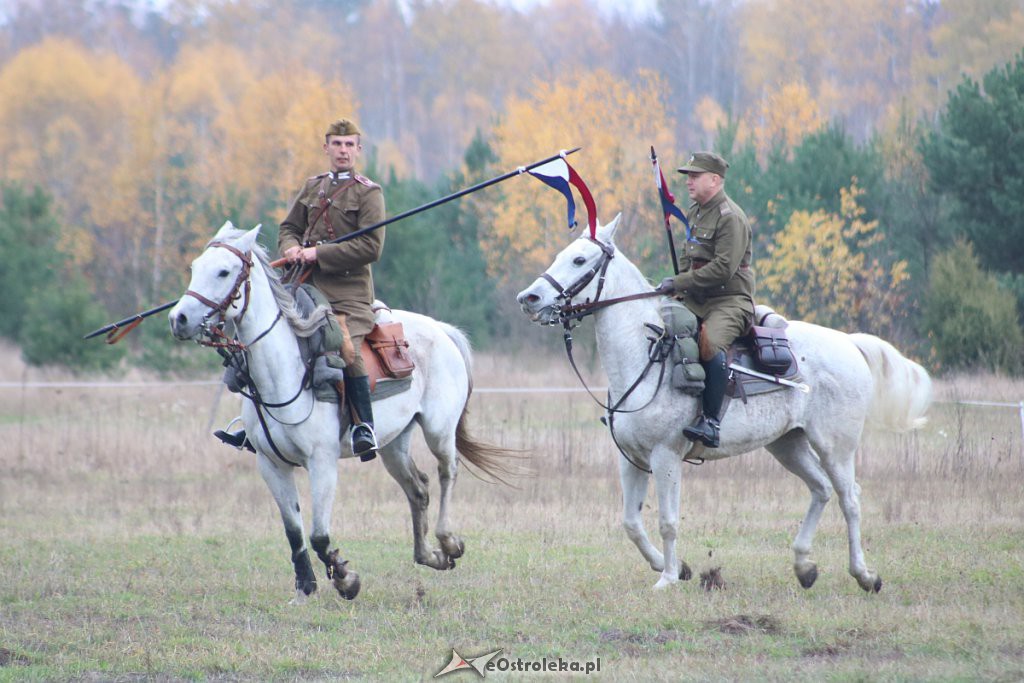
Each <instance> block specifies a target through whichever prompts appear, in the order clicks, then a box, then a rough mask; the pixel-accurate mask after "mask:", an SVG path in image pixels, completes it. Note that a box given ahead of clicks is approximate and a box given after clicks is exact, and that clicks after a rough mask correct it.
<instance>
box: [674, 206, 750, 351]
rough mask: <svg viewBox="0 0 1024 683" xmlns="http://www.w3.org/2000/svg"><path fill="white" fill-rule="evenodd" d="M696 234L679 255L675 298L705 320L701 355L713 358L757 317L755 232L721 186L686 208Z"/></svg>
mask: <svg viewBox="0 0 1024 683" xmlns="http://www.w3.org/2000/svg"><path fill="white" fill-rule="evenodd" d="M687 219H688V220H689V221H690V234H691V238H690V240H688V241H687V242H686V246H685V249H684V253H683V255H682V256H681V257H680V258H679V271H680V272H679V275H677V276H676V277H675V287H676V298H678V299H680V300H681V301H682V302H683V303H684V304H686V306H687V307H688V308H689V309H690V310H692V311H693V312H694V313H695V314H696V315H697V317H699V318H701V319H702V320H703V321H704V328H703V332H702V333H701V358H702V359H704V360H707V359H710V358H711V356H713V355H714V354H715V353H717V352H718V351H722V350H725V349H727V348H728V347H729V345H730V344H731V343H732V342H733V341H734V340H735V339H736V338H737V337H739V336H740V335H742V334H743V333H745V332H746V331H747V328H749V327H750V323H751V321H752V320H753V318H754V285H755V282H754V271H753V269H752V268H751V246H752V242H753V233H752V232H751V229H750V221H749V220H748V219H747V215H746V214H745V213H743V209H741V208H740V207H739V205H738V204H736V202H734V201H733V200H732V199H730V198H729V196H728V195H726V193H725V190H720V191H719V192H718V194H716V195H715V196H714V197H712V198H711V199H710V200H709V201H708V202H707V203H706V204H705V205H703V206H698V205H697V204H696V202H695V203H694V204H692V205H691V206H690V208H689V209H688V210H687Z"/></svg>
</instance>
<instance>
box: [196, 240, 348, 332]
mask: <svg viewBox="0 0 1024 683" xmlns="http://www.w3.org/2000/svg"><path fill="white" fill-rule="evenodd" d="M246 232H248V231H246V230H239V229H238V228H227V229H224V230H222V231H221V232H219V233H217V236H216V237H215V238H213V239H212V240H210V242H208V243H207V245H206V246H207V247H209V246H210V245H211V244H213V243H214V242H223V241H226V240H233V239H237V238H239V237H241V236H242V235H244V234H245V233H246ZM252 251H253V254H255V255H256V259H257V260H258V261H259V262H260V265H262V266H263V272H264V273H266V275H267V282H269V283H270V291H271V292H273V293H274V300H275V301H276V302H277V307H278V308H279V309H280V310H281V316H282V317H283V318H284V319H285V320H287V321H288V325H289V326H290V327H291V328H292V331H293V332H294V333H295V336H297V337H302V338H306V337H311V336H313V334H314V333H315V332H316V331H317V330H319V329H320V328H321V327H323V326H324V325H325V324H326V323H327V319H326V318H325V316H324V314H325V313H329V312H330V310H329V309H328V308H327V307H326V306H317V307H316V308H315V309H313V312H312V313H310V314H309V315H308V316H303V315H302V314H301V313H299V309H298V308H297V307H296V304H295V296H294V295H293V294H292V293H291V291H290V290H289V289H288V288H287V287H286V286H285V285H284V283H282V282H281V277H280V276H279V275H278V274H277V269H276V268H274V267H273V266H271V265H270V257H269V256H268V255H267V250H266V249H265V248H264V247H263V245H262V244H260V243H259V242H256V243H254V244H253V247H252Z"/></svg>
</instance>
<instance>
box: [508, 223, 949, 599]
mask: <svg viewBox="0 0 1024 683" xmlns="http://www.w3.org/2000/svg"><path fill="white" fill-rule="evenodd" d="M617 225H618V218H616V219H615V220H613V221H612V222H611V223H610V224H608V225H605V226H599V227H598V229H597V232H596V239H591V238H590V237H589V236H584V237H580V238H579V239H577V240H575V241H574V242H573V243H572V244H570V245H569V246H568V247H567V248H566V249H564V250H563V251H562V252H561V253H560V254H558V256H557V257H556V258H555V260H554V262H553V263H552V264H551V266H550V267H549V268H548V270H547V271H546V272H545V273H544V274H543V275H542V276H541V277H539V278H537V280H536V281H535V282H534V283H533V284H532V285H530V286H529V287H528V288H526V289H525V290H523V291H522V292H520V294H519V296H518V300H519V303H520V304H521V306H522V308H523V310H524V312H526V313H527V314H528V315H529V316H530V317H531V319H532V320H534V321H535V322H538V323H541V324H551V323H553V322H557V321H558V320H559V318H560V312H561V308H562V307H563V306H564V305H565V301H566V299H565V296H564V295H563V293H562V292H565V291H569V292H573V296H574V297H575V298H576V299H577V300H578V301H588V300H594V299H597V298H598V297H600V299H601V300H610V299H615V298H619V297H623V296H628V295H632V294H637V293H641V292H652V291H653V288H652V287H651V285H650V284H649V283H648V281H647V279H646V278H645V277H644V276H643V275H642V274H641V273H640V271H639V270H638V269H637V268H636V266H634V265H633V264H632V263H630V261H629V260H628V259H627V258H626V257H625V256H623V255H622V253H621V252H619V251H618V250H617V249H616V248H615V245H614V242H613V237H614V234H615V230H616V227H617ZM604 267H606V269H605V271H604V274H603V277H601V276H598V274H599V273H600V272H601V270H602V268H604ZM588 278H589V280H588ZM601 279H603V281H604V282H603V288H602V289H600V294H599V285H598V281H599V280H601ZM560 290H561V291H560ZM593 316H594V326H595V331H596V335H597V345H598V352H599V355H600V358H601V363H602V365H603V366H604V370H605V373H606V374H607V376H608V384H609V390H610V400H611V401H612V402H614V401H616V400H617V399H618V397H621V396H623V394H624V392H626V391H627V389H628V388H629V387H630V386H631V385H632V384H633V382H634V380H636V378H638V377H639V376H640V375H641V373H642V372H643V370H644V367H645V365H646V364H647V362H648V355H647V350H648V342H647V339H646V335H645V332H646V330H645V323H652V324H661V319H660V317H659V314H658V304H657V299H656V298H644V299H639V300H630V301H627V302H623V303H618V304H614V305H610V306H607V307H602V308H597V309H594V311H593ZM787 332H788V336H789V338H790V340H791V344H792V346H793V349H794V353H795V354H796V355H797V356H798V358H799V362H800V369H801V373H802V375H803V378H804V381H805V382H806V384H807V385H809V387H810V393H806V394H805V393H801V392H799V391H793V390H785V391H777V392H773V393H767V394H761V395H757V396H751V397H750V398H749V399H748V401H747V402H746V403H744V402H741V401H733V402H732V404H731V405H730V407H729V409H728V412H727V413H726V415H725V417H724V419H723V421H722V427H721V447H720V448H718V449H706V450H704V451H703V453H701V455H702V456H703V457H704V458H706V459H709V460H710V459H719V458H726V457H730V456H734V455H739V454H741V453H747V452H749V451H752V450H754V449H756V448H759V447H762V446H763V447H764V448H766V449H767V450H768V451H769V452H770V453H771V454H772V455H774V456H775V458H776V459H777V460H778V461H779V462H780V463H782V465H783V467H785V468H786V469H787V470H789V471H790V472H792V473H793V474H795V475H797V476H798V477H800V478H801V479H803V481H804V482H805V483H806V484H807V486H808V488H809V489H810V492H811V503H810V507H809V508H808V510H807V515H806V517H805V518H804V521H803V524H802V525H801V527H800V531H799V533H798V534H797V536H796V539H795V540H794V542H793V552H794V554H795V561H794V569H795V571H796V575H797V578H798V579H799V581H800V584H801V585H802V586H804V587H805V588H809V587H810V586H811V585H813V584H814V581H815V579H816V578H817V575H818V570H817V566H816V565H815V563H814V562H813V561H811V559H810V554H811V543H812V540H813V538H814V532H815V528H816V527H817V525H818V520H819V518H820V517H821V513H822V510H823V509H824V507H825V504H826V503H827V502H828V501H829V499H830V498H831V496H832V494H833V492H835V493H836V495H837V496H838V498H839V505H840V506H841V507H842V510H843V515H844V516H845V518H846V525H847V533H848V536H849V549H850V567H849V569H850V574H852V575H853V576H854V578H856V579H857V583H858V584H860V586H861V588H863V589H864V590H866V591H878V590H880V589H881V586H882V580H881V578H880V577H879V575H878V574H877V573H876V572H875V571H874V570H872V569H870V568H869V567H868V566H867V565H866V564H865V561H864V551H863V549H862V548H861V538H860V487H859V485H858V484H857V482H856V479H855V477H854V462H855V457H854V456H855V452H856V450H857V446H858V444H859V443H860V440H861V435H862V433H863V431H864V427H865V424H866V423H867V424H874V425H877V426H879V427H882V428H887V429H891V430H895V431H903V430H910V429H915V428H917V427H920V426H921V425H923V424H924V422H925V417H924V415H925V413H926V411H927V409H928V406H929V403H930V396H931V381H930V379H929V378H928V374H927V372H925V370H924V368H922V367H921V366H920V365H918V364H917V363H914V362H913V361H910V360H908V359H907V358H905V357H904V356H902V355H901V354H900V353H899V352H898V351H897V350H896V349H894V348H893V347H892V346H891V345H890V344H888V343H887V342H885V341H883V340H881V339H879V338H877V337H874V336H871V335H867V334H846V333H843V332H839V331H836V330H832V329H827V328H824V327H819V326H817V325H811V324H808V323H802V322H792V323H790V325H789V327H788V330H787ZM659 380H660V378H659V373H658V372H651V373H648V375H647V376H646V377H645V379H644V380H643V381H642V382H641V383H640V384H639V385H638V386H637V388H636V389H635V390H634V391H633V393H632V394H631V395H630V396H629V397H628V399H627V401H626V403H625V404H624V405H623V406H622V409H625V410H629V409H635V408H639V407H641V406H643V404H644V403H646V402H647V401H650V403H649V404H648V405H647V406H646V407H645V408H643V409H642V410H639V411H638V412H632V413H630V412H623V413H619V414H617V415H616V416H615V422H614V426H615V438H616V440H617V442H618V445H619V446H620V447H621V448H622V450H623V452H624V454H625V455H627V456H628V458H629V460H632V461H633V462H635V463H636V465H639V467H637V466H636V465H634V464H631V463H630V462H629V460H627V459H626V458H620V461H619V476H620V477H621V480H622V491H623V525H624V526H625V529H626V534H627V535H628V536H629V538H630V539H631V540H632V541H633V542H634V543H635V544H636V546H637V547H638V548H639V549H640V552H641V554H643V556H644V558H645V559H646V560H647V561H648V562H649V563H650V565H651V567H652V568H653V569H654V570H655V571H658V572H661V577H660V578H659V579H658V582H657V583H656V584H655V588H664V587H666V586H668V585H670V584H672V583H675V582H676V581H677V580H678V579H679V578H689V576H690V570H689V567H687V566H686V563H685V562H682V561H681V560H680V559H679V558H678V557H677V555H676V534H677V530H678V526H679V504H680V483H681V481H680V480H681V478H682V471H681V470H682V457H683V456H685V455H686V454H687V453H689V452H690V451H691V449H692V448H693V443H691V442H690V441H688V440H687V439H686V438H684V436H683V433H682V428H683V427H684V426H685V425H687V424H689V423H690V422H691V421H692V420H693V418H694V417H695V415H696V413H697V411H698V410H699V409H700V401H699V398H693V397H691V396H687V395H685V394H683V393H681V392H679V391H676V390H674V389H672V388H671V386H670V385H669V383H668V382H664V383H660V384H659ZM610 405H611V404H610ZM641 468H645V469H650V470H651V471H652V473H653V474H654V479H655V488H656V491H657V496H658V521H659V524H658V528H659V531H660V532H661V538H662V544H663V546H662V550H660V551H659V550H658V549H657V548H655V547H654V545H652V543H651V541H650V540H649V539H648V537H647V532H646V531H645V530H644V526H643V522H642V519H641V509H642V506H643V500H644V496H645V495H646V492H647V486H648V473H647V472H645V471H644V470H643V469H641Z"/></svg>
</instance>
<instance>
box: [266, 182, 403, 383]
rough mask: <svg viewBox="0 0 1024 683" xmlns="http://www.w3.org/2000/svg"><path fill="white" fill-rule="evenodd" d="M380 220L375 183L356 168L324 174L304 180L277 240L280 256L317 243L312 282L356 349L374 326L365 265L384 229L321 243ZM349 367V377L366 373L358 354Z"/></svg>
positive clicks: (378, 249) (379, 246)
mask: <svg viewBox="0 0 1024 683" xmlns="http://www.w3.org/2000/svg"><path fill="white" fill-rule="evenodd" d="M382 220H384V193H383V191H382V190H381V188H380V185H377V184H376V183H374V182H372V181H371V180H368V179H367V178H364V177H363V176H361V175H359V174H357V173H355V172H352V173H340V174H333V173H323V174H321V175H318V176H314V177H312V178H309V179H308V180H306V182H305V183H304V184H303V186H302V189H300V190H299V193H298V195H297V196H296V197H295V200H294V201H293V202H292V206H291V209H290V210H289V211H288V216H287V217H286V218H285V219H284V221H283V222H282V223H281V233H280V236H279V238H278V241H277V247H278V250H279V251H280V252H281V253H282V254H283V253H284V252H285V251H287V250H288V249H290V248H291V247H295V246H298V247H311V246H314V245H315V246H316V263H315V264H313V273H312V283H313V284H314V285H315V286H316V287H317V288H318V289H319V290H320V291H322V292H323V293H324V295H325V296H326V297H327V300H328V301H330V303H331V308H332V309H334V312H335V313H336V314H338V315H339V316H344V320H345V323H346V325H347V326H348V330H349V333H350V334H351V335H352V342H353V344H355V347H356V349H357V350H358V349H359V344H360V343H361V342H362V339H363V337H364V336H366V335H367V334H368V333H369V332H370V330H371V329H373V319H374V316H373V311H372V310H371V309H370V306H371V304H372V303H373V299H374V292H373V272H372V270H371V267H370V264H371V263H374V262H375V261H377V260H378V259H380V256H381V253H382V252H383V250H384V228H380V229H379V230H374V231H373V232H370V233H367V234H365V235H362V236H360V237H357V238H355V239H353V240H348V241H347V242H342V243H341V244H326V242H329V241H330V240H333V239H335V238H336V237H341V236H342V235H347V234H349V233H352V232H355V231H356V230H359V229H361V228H365V227H367V226H369V225H373V224H374V223H379V222H380V221H382ZM310 221H313V223H312V224H311V223H310ZM349 370H351V371H352V372H351V375H350V376H358V375H365V374H366V372H365V370H364V369H363V368H362V359H361V358H360V356H359V354H358V353H356V362H355V364H353V366H352V367H351V368H346V374H350V373H349Z"/></svg>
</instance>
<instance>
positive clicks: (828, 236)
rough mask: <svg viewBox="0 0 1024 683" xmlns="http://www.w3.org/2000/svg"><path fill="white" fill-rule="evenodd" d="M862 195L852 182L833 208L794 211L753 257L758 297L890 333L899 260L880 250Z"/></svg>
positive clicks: (845, 326) (896, 318) (902, 268)
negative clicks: (761, 252)
mask: <svg viewBox="0 0 1024 683" xmlns="http://www.w3.org/2000/svg"><path fill="white" fill-rule="evenodd" d="M863 199H864V191H863V190H861V189H860V188H859V187H858V186H857V185H856V184H854V185H851V186H850V187H849V188H844V189H842V190H841V202H840V212H839V213H838V214H834V213H828V212H826V211H824V210H820V209H819V210H816V211H803V210H801V211H795V212H794V213H793V214H792V216H790V218H789V222H788V223H787V224H786V226H785V228H783V229H782V231H781V232H780V233H779V234H778V235H776V237H775V241H774V243H773V244H772V245H770V246H769V248H768V253H767V255H766V257H765V258H761V259H760V260H758V261H757V270H758V289H759V291H758V298H759V299H760V300H762V301H764V302H765V303H767V304H770V305H771V306H773V307H774V308H776V309H777V310H779V311H780V312H782V313H783V314H785V315H786V316H788V317H790V318H796V319H801V320H806V321H808V322H813V323H817V324H819V325H824V326H826V327H834V328H837V329H842V330H846V331H850V332H854V331H863V332H871V333H873V334H879V335H882V336H891V334H890V333H891V331H892V329H893V328H894V326H896V325H897V324H898V323H899V322H901V320H900V318H901V315H902V314H901V303H902V293H901V292H902V285H903V283H904V282H905V281H906V277H907V276H906V262H904V261H895V262H893V263H886V262H885V260H884V259H883V258H882V256H880V255H879V249H878V247H880V246H881V240H882V239H883V235H882V234H881V232H879V230H878V222H877V221H865V220H864V219H863V218H864V209H863V208H862V207H861V205H860V204H861V202H862V201H863Z"/></svg>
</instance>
